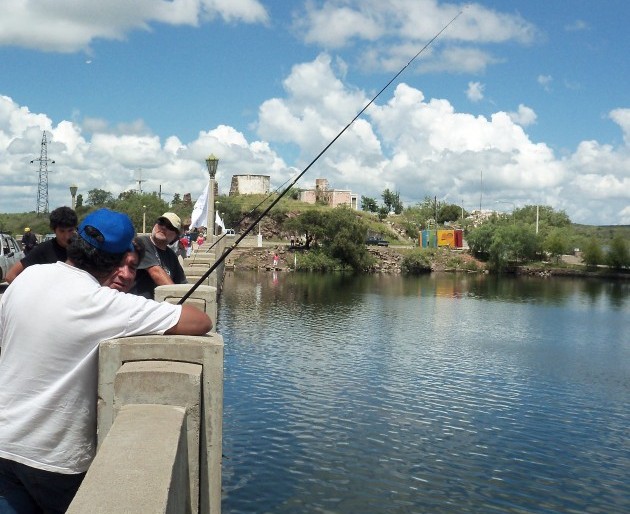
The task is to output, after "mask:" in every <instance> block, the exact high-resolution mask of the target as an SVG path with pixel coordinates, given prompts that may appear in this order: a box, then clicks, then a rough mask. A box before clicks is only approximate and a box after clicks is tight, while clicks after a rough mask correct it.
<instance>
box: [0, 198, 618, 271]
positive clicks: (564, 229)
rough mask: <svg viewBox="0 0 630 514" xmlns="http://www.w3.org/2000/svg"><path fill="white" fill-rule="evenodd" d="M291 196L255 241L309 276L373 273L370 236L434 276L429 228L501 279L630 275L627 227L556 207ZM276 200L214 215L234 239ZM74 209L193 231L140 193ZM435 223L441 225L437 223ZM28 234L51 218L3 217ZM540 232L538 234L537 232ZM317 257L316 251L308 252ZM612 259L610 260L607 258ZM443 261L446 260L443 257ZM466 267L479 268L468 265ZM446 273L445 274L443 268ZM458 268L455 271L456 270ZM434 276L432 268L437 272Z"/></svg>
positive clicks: (244, 203) (219, 205) (249, 202)
mask: <svg viewBox="0 0 630 514" xmlns="http://www.w3.org/2000/svg"><path fill="white" fill-rule="evenodd" d="M296 196H297V195H296V194H291V192H290V193H289V194H288V195H287V196H286V197H284V198H282V199H281V200H280V201H279V202H278V204H277V205H275V206H274V207H273V209H272V210H271V211H270V212H269V213H268V215H267V216H265V217H264V218H263V219H262V220H261V222H260V223H259V224H258V225H257V226H255V227H253V231H252V233H254V234H258V233H260V234H262V235H263V237H264V239H265V240H266V241H275V242H278V243H283V244H288V243H289V241H290V239H291V238H292V237H293V238H295V239H296V241H299V240H300V239H303V241H302V243H303V245H305V249H306V250H309V251H310V252H309V253H310V255H309V257H308V258H306V259H303V260H302V261H303V263H304V264H303V265H304V267H305V269H322V270H323V269H344V268H352V269H354V270H366V269H374V266H375V259H374V255H373V254H374V252H373V251H372V252H371V253H370V252H369V251H368V249H367V248H366V246H365V239H366V237H368V236H375V237H377V238H379V239H385V240H387V241H388V242H389V244H390V245H391V246H392V247H397V248H400V249H401V250H403V249H404V248H406V249H407V250H405V251H404V252H402V253H403V254H404V259H405V261H406V262H405V263H403V266H402V267H403V269H407V270H409V272H418V270H426V269H429V268H430V266H431V265H432V263H434V262H435V259H436V256H437V255H438V254H437V253H436V252H429V251H424V252H417V251H416V252H414V251H413V249H414V248H415V247H417V246H418V239H419V235H420V232H421V231H422V230H423V229H425V228H431V229H434V228H435V227H436V226H437V227H438V228H444V227H445V228H453V227H454V228H461V229H462V230H463V231H464V238H465V240H467V241H468V243H469V245H470V250H471V254H472V255H473V256H474V257H475V258H476V260H475V262H479V261H484V262H486V263H487V267H489V268H490V269H494V270H496V271H501V270H503V269H506V268H508V267H510V266H514V265H522V264H525V263H531V262H534V261H545V260H552V261H554V262H556V263H560V259H559V257H560V256H561V255H563V254H572V253H574V252H575V250H576V249H579V250H581V251H583V252H584V253H585V255H586V256H587V257H588V260H587V259H586V258H585V261H587V264H589V265H592V266H595V265H597V264H605V263H608V262H609V261H610V262H612V265H613V266H614V267H617V268H626V267H628V262H627V261H628V248H627V241H629V240H630V226H608V227H601V226H586V225H576V224H573V223H571V221H570V219H569V218H568V216H567V215H566V214H565V213H564V212H562V211H560V212H557V211H554V210H553V209H552V208H551V207H548V206H540V207H539V208H538V213H537V209H536V207H535V206H525V207H523V208H520V209H516V210H514V212H512V213H510V214H500V213H495V214H493V215H491V216H489V217H487V218H484V219H480V218H475V217H473V216H469V215H468V213H467V212H465V211H464V210H463V209H462V208H461V207H459V206H456V205H446V204H440V203H439V202H437V201H433V200H432V199H430V198H426V199H425V200H424V201H423V202H420V203H418V204H416V205H414V206H411V207H406V208H404V209H403V208H398V209H397V211H398V212H399V213H398V214H394V213H387V210H383V208H379V209H378V210H377V212H365V211H358V210H350V209H348V208H331V207H329V206H327V205H323V204H320V203H316V204H306V203H303V202H300V201H298V200H297V199H296ZM275 198H276V196H275V195H273V194H272V195H270V196H268V197H267V196H263V195H243V196H232V197H230V196H225V195H220V196H218V197H217V199H216V210H217V211H218V212H219V213H220V216H221V218H222V219H223V221H224V223H225V226H226V227H227V228H233V229H234V230H235V231H236V233H237V234H239V233H243V232H244V231H245V230H247V229H248V228H249V227H251V226H252V224H253V223H254V221H255V220H256V219H257V217H258V216H259V215H260V214H261V213H262V212H263V211H264V210H265V209H266V208H267V207H268V205H270V203H271V202H272V201H273V200H274V199H275ZM79 200H80V201H79V202H78V207H77V214H78V215H79V219H82V218H83V217H84V216H85V215H86V214H87V213H88V212H90V211H91V210H94V209H96V208H99V207H108V208H112V209H116V210H120V211H122V212H126V213H127V214H128V215H129V216H130V217H131V219H132V221H133V222H134V225H135V227H136V230H137V231H138V232H141V231H142V230H143V228H144V229H145V230H151V228H152V226H153V223H154V222H155V220H156V219H157V217H159V216H160V215H161V214H162V213H163V212H165V211H168V210H170V211H174V212H176V213H177V214H178V215H179V216H180V217H181V218H182V220H183V222H184V225H186V224H187V223H190V216H191V213H192V208H193V206H192V204H191V203H186V202H183V201H182V200H181V199H180V198H179V196H178V195H176V196H175V197H174V198H173V201H172V202H170V203H168V202H166V201H164V200H163V199H161V198H159V197H158V196H157V195H156V194H146V193H145V194H139V193H136V192H135V191H127V192H124V193H121V194H120V195H119V196H118V198H114V197H113V195H112V194H111V193H108V192H106V191H102V190H92V191H90V192H89V194H88V198H87V201H86V202H85V204H84V203H83V199H82V198H80V199H79ZM436 220H437V223H436ZM26 226H29V227H30V228H31V229H32V230H33V231H34V232H35V233H37V234H45V233H47V232H49V228H48V218H47V216H45V215H41V216H38V215H37V214H36V213H34V212H28V213H17V214H0V231H4V232H9V233H12V234H14V235H16V236H20V235H21V234H22V232H23V229H24V227H26ZM536 229H537V230H536ZM311 250H312V251H311ZM611 252H612V253H613V254H615V258H614V259H612V260H611V259H610V255H609V254H610V253H611ZM442 260H444V257H442ZM466 265H467V266H475V265H473V264H470V263H467V264H466ZM442 267H443V266H442ZM456 267H458V266H456ZM433 268H435V266H434V265H433Z"/></svg>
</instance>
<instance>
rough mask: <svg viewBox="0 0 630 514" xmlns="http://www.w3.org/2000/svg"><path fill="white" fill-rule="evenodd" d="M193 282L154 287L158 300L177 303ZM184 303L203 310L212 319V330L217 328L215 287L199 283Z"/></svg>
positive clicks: (214, 330)
mask: <svg viewBox="0 0 630 514" xmlns="http://www.w3.org/2000/svg"><path fill="white" fill-rule="evenodd" d="M192 286H193V284H170V285H167V286H157V287H156V288H155V300H156V301H158V302H168V303H178V302H179V301H180V300H181V299H182V298H183V296H184V295H185V294H186V293H187V292H188V291H189V290H190V288H191V287H192ZM186 303H188V304H190V305H194V306H195V307H197V308H198V309H200V310H202V311H204V312H205V313H206V314H207V315H208V316H210V319H211V320H212V332H216V329H217V288H216V287H213V286H204V285H201V286H199V287H198V288H197V289H195V290H194V291H193V293H192V294H191V295H190V296H189V297H188V299H187V300H186Z"/></svg>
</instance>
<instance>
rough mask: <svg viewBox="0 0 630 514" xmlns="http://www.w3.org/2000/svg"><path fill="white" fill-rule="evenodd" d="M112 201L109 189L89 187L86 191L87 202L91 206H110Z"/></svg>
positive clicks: (112, 197)
mask: <svg viewBox="0 0 630 514" xmlns="http://www.w3.org/2000/svg"><path fill="white" fill-rule="evenodd" d="M121 194H122V193H121ZM113 202H114V196H113V195H112V194H111V193H110V192H109V191H104V190H103V189H90V190H89V191H88V199H87V204H88V205H89V206H91V207H111V205H112V203H113Z"/></svg>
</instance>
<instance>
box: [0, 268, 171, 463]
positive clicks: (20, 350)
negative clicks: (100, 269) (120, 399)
mask: <svg viewBox="0 0 630 514" xmlns="http://www.w3.org/2000/svg"><path fill="white" fill-rule="evenodd" d="M180 314H181V306H180V305H171V304H168V303H158V302H155V301H153V300H147V299H145V298H142V297H139V296H134V295H130V294H125V293H121V292H119V291H114V290H113V289H109V288H107V287H101V286H100V284H99V283H98V281H97V280H96V279H95V278H94V277H93V276H92V275H90V274H89V273H86V272H85V271H82V270H80V269H78V268H75V267H72V266H69V265H67V264H65V263H63V262H57V263H55V264H42V265H34V266H29V267H28V268H26V269H25V270H24V271H23V272H22V273H20V275H19V276H18V277H17V278H16V279H15V281H14V282H12V283H11V285H10V286H9V287H8V288H7V290H6V292H5V293H4V295H3V296H2V300H1V302H0V346H1V347H2V354H0V457H2V458H5V459H10V460H13V461H16V462H20V463H22V464H25V465H27V466H31V467H34V468H38V469H43V470H46V471H52V472H56V473H81V472H83V471H86V470H87V468H88V466H89V465H90V463H91V462H92V459H93V458H94V454H95V449H96V440H95V439H96V399H97V398H96V397H97V375H98V345H99V343H100V342H101V341H103V340H105V339H110V338H115V337H124V336H133V335H139V334H163V333H164V332H165V331H166V330H168V329H169V328H171V327H172V326H174V325H175V324H176V323H177V322H178V320H179V317H180Z"/></svg>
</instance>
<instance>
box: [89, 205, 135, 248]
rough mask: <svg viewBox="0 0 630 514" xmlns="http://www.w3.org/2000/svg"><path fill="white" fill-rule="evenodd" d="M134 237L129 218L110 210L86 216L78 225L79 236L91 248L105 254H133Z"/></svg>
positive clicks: (98, 211) (99, 210)
mask: <svg viewBox="0 0 630 514" xmlns="http://www.w3.org/2000/svg"><path fill="white" fill-rule="evenodd" d="M135 235H136V231H135V229H134V228H133V223H131V220H130V219H129V216H127V215H126V214H123V213H122V212H116V211H112V210H110V209H98V210H97V211H94V212H92V213H90V214H88V215H87V216H86V217H85V219H84V220H83V221H82V222H81V225H79V236H81V238H82V239H83V240H85V241H87V242H88V243H89V244H90V245H91V246H93V247H94V248H97V249H99V250H103V251H104V252H107V253H125V252H133V251H134V247H133V244H132V243H131V241H132V240H133V238H134V236H135Z"/></svg>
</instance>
